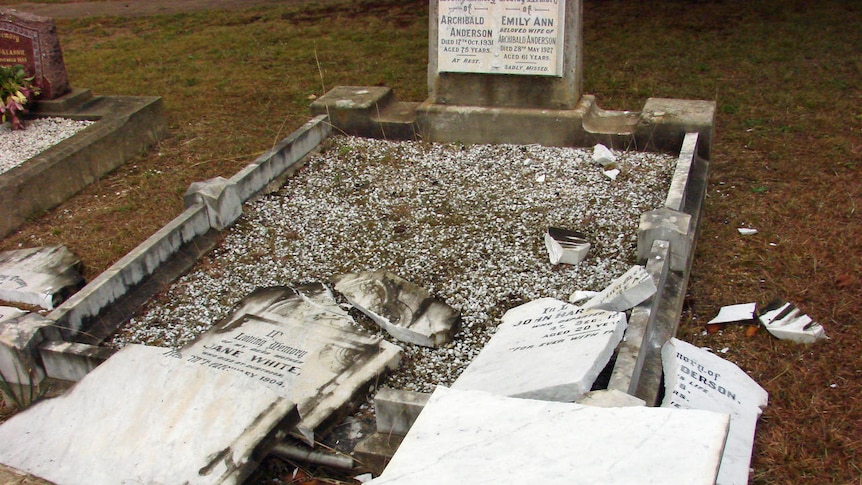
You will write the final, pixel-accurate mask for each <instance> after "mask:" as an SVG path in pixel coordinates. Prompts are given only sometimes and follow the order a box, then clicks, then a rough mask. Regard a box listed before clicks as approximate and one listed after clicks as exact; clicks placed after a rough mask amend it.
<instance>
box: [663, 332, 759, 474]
mask: <svg viewBox="0 0 862 485" xmlns="http://www.w3.org/2000/svg"><path fill="white" fill-rule="evenodd" d="M662 367H663V368H664V376H665V377H664V379H665V384H664V385H665V397H664V401H662V404H661V405H662V407H665V408H676V409H702V410H707V411H716V412H721V413H727V414H730V416H731V419H730V432H729V434H728V437H727V446H726V448H725V450H724V455H723V457H722V460H721V467H720V469H719V474H718V481H717V483H718V484H719V485H732V484H739V485H745V484H747V483H748V469H749V463H750V461H751V449H752V446H753V445H754V431H755V427H756V425H757V418H758V417H759V416H760V414H761V413H762V412H763V409H764V408H765V407H766V404H767V402H768V398H769V396H768V394H767V393H766V391H764V390H763V388H762V387H760V386H759V385H758V384H757V383H756V382H754V380H753V379H752V378H751V377H749V376H748V374H746V373H745V372H744V371H743V370H742V369H740V368H739V367H737V366H736V365H735V364H733V363H732V362H728V361H727V360H724V359H722V358H721V357H719V356H717V355H715V354H712V353H710V352H707V351H706V350H703V349H699V348H697V347H695V346H693V345H691V344H689V343H686V342H683V341H681V340H678V339H675V338H673V339H671V340H670V341H668V342H667V343H666V344H665V345H664V347H662Z"/></svg>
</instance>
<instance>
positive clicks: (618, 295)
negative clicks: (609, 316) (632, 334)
mask: <svg viewBox="0 0 862 485" xmlns="http://www.w3.org/2000/svg"><path fill="white" fill-rule="evenodd" d="M656 290H657V288H656V286H655V282H654V281H653V279H652V276H650V274H649V273H648V272H647V270H646V269H645V268H644V267H643V266H632V267H631V268H629V270H628V271H626V272H625V273H624V274H623V275H622V276H620V277H619V278H617V279H615V280H614V281H613V282H612V283H611V284H610V285H608V286H607V288H605V289H604V290H602V291H600V292H599V294H598V295H596V296H594V297H593V298H591V299H590V300H589V301H588V302H586V303H584V304H583V307H584V308H599V309H602V310H609V311H615V312H621V311H625V310H628V309H629V308H634V307H635V306H637V305H638V304H639V303H641V302H642V301H644V300H646V299H647V298H649V297H651V296H653V295H654V294H655V292H656Z"/></svg>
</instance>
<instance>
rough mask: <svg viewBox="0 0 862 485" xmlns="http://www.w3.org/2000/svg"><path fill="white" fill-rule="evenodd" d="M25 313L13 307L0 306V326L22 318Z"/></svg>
mask: <svg viewBox="0 0 862 485" xmlns="http://www.w3.org/2000/svg"><path fill="white" fill-rule="evenodd" d="M26 314H27V312H25V311H24V310H21V309H18V308H15V307H13V306H0V324H2V323H4V322H8V321H11V320H14V319H16V318H19V317H23V316H24V315H26Z"/></svg>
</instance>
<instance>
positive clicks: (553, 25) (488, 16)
mask: <svg viewBox="0 0 862 485" xmlns="http://www.w3.org/2000/svg"><path fill="white" fill-rule="evenodd" d="M438 5H439V7H438V19H437V21H438V36H437V42H438V45H437V69H438V71H439V72H472V73H483V74H523V75H539V76H562V72H563V44H564V35H565V32H564V31H565V28H564V27H565V8H566V2H565V0H530V1H524V0H493V1H488V0H439V4H438Z"/></svg>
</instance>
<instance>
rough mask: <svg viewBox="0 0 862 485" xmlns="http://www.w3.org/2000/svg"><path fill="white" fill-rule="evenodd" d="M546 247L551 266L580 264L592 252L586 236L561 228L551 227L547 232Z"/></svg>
mask: <svg viewBox="0 0 862 485" xmlns="http://www.w3.org/2000/svg"><path fill="white" fill-rule="evenodd" d="M545 247H546V248H547V249H548V258H549V259H550V260H551V264H560V263H562V264H578V263H580V262H581V261H583V260H584V258H586V257H587V253H588V252H589V251H590V243H589V242H588V241H587V239H586V236H585V235H583V234H581V233H579V232H575V231H569V230H567V229H560V228H559V227H549V228H548V231H547V232H545Z"/></svg>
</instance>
